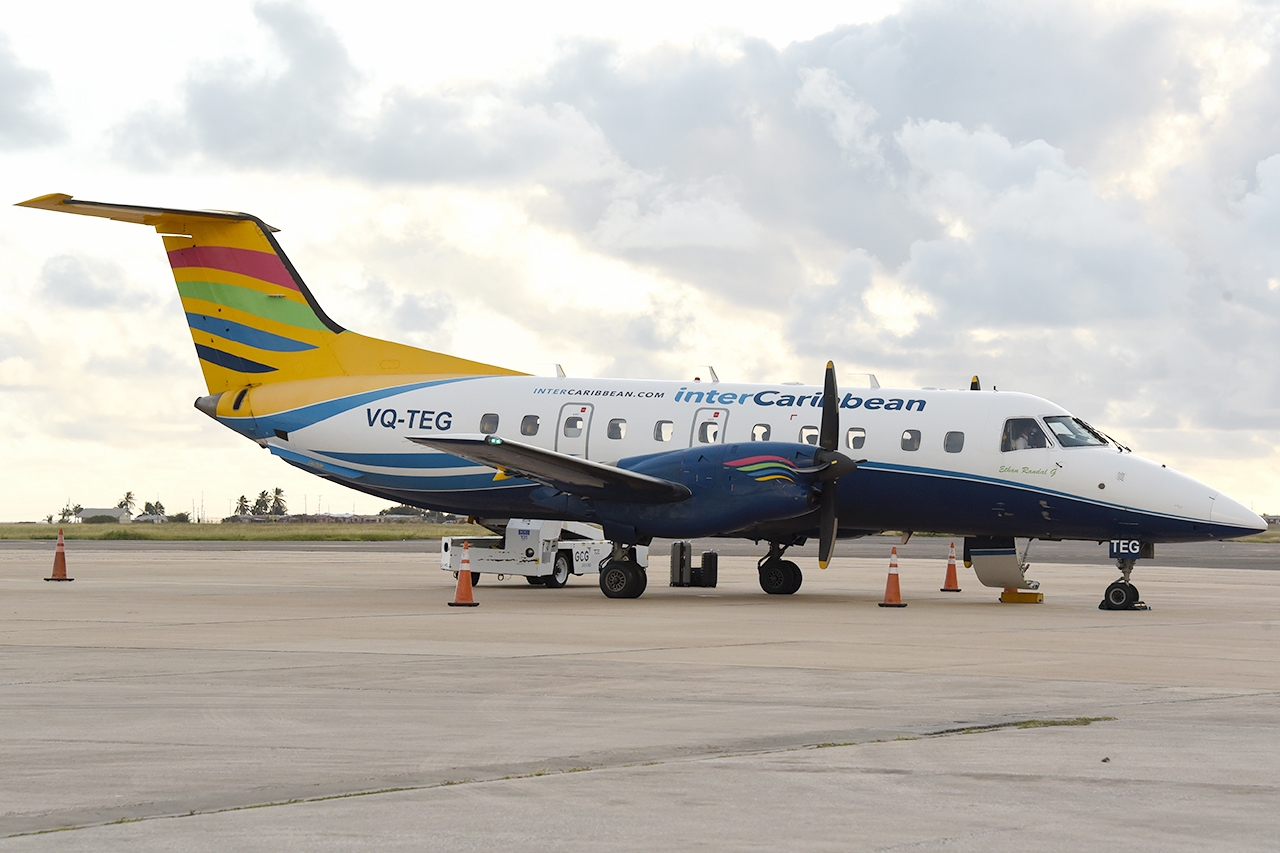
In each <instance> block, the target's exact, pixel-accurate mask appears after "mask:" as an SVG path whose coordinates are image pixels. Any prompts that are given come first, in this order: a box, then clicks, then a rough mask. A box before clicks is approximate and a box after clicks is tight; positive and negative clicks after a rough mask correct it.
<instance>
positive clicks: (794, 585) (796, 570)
mask: <svg viewBox="0 0 1280 853" xmlns="http://www.w3.org/2000/svg"><path fill="white" fill-rule="evenodd" d="M782 565H783V566H784V567H785V568H786V570H787V575H788V580H787V588H786V589H785V590H784V591H783V595H794V594H795V592H796V591H797V590H798V589H800V584H802V583H804V573H803V572H801V571H800V567H799V566H797V565H796V564H795V563H793V562H791V561H790V560H783V561H782Z"/></svg>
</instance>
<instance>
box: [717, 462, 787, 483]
mask: <svg viewBox="0 0 1280 853" xmlns="http://www.w3.org/2000/svg"><path fill="white" fill-rule="evenodd" d="M724 467H726V468H732V469H733V470H735V471H739V472H741V473H743V474H746V475H747V476H749V477H752V478H753V479H755V480H756V481H757V482H760V483H763V482H764V481H766V480H787V481H789V482H792V483H794V482H795V481H796V478H795V472H796V466H795V463H794V462H791V461H790V460H788V459H784V458H782V457H781V456H747V457H744V458H742V459H733V460H730V461H728V462H726V463H724Z"/></svg>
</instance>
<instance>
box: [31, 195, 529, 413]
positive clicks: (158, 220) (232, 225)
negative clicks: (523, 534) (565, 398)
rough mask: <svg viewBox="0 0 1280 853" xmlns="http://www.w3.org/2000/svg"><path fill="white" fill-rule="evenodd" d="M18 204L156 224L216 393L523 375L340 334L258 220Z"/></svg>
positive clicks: (292, 393) (67, 202) (305, 395)
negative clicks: (288, 386)
mask: <svg viewBox="0 0 1280 853" xmlns="http://www.w3.org/2000/svg"><path fill="white" fill-rule="evenodd" d="M20 206H22V207H36V208H40V209H43V210H54V211H58V212H62V213H78V214H82V215H86V216H100V217H104V218H107V219H115V220H119V221H123V222H134V223H138V224H141V225H149V226H152V227H154V228H155V229H156V231H157V232H159V233H160V234H161V235H163V237H164V247H165V251H166V252H167V253H168V256H169V264H170V266H172V267H173V277H174V280H175V281H176V282H177V284H178V293H179V294H180V295H181V297H182V308H183V311H185V312H186V315H187V324H188V325H189V326H190V328H191V339H192V342H193V343H194V344H195V348H196V354H197V356H199V358H200V367H201V369H202V370H203V371H204V378H205V384H206V385H207V386H208V388H209V393H210V394H220V393H222V392H224V391H231V390H234V389H243V388H250V387H256V386H270V385H276V384H281V383H294V382H300V381H303V380H325V381H323V382H310V381H305V382H302V385H300V386H294V387H293V389H290V390H288V391H286V390H285V389H283V388H282V389H275V390H277V391H278V392H283V393H275V394H270V395H269V396H271V397H279V398H281V399H279V400H278V401H277V403H276V405H282V406H286V407H287V406H288V405H289V404H290V402H293V403H295V404H299V405H304V404H305V403H306V402H309V401H311V400H314V399H315V398H316V397H318V396H324V397H328V396H342V395H345V394H349V393H359V392H360V391H366V390H371V389H374V388H382V387H387V386H390V385H398V384H401V383H403V382H405V381H407V380H409V378H410V377H414V378H418V377H428V376H430V377H458V376H495V375H521V374H519V373H518V372H517V371H513V370H507V369H505V368H501V367H495V366H493V365H490V364H482V363H480V362H475V361H468V360H466V359H462V358H455V357H453V356H450V355H444V354H443V353H438V352H431V351H429V350H423V349H418V348H416V347H411V346H405V345H404V344H397V343H392V342H390V341H382V340H378V339H376V338H367V337H365V336H364V335H359V334H356V333H355V332H351V331H348V330H346V329H344V328H342V327H341V326H339V325H338V324H337V323H335V322H333V320H331V319H329V317H328V316H327V315H326V314H325V313H324V310H323V309H321V307H320V305H319V304H318V303H317V302H316V300H315V297H314V296H312V295H311V291H310V290H308V289H307V286H306V284H304V283H303V281H302V277H301V276H299V275H298V272H297V270H296V269H294V266H293V264H292V263H290V262H289V259H288V257H286V256H285V253H284V251H283V250H281V248H280V244H279V243H277V242H276V239H275V237H273V236H272V234H273V232H275V231H276V229H275V228H272V227H271V226H269V225H267V224H266V223H265V222H263V221H262V220H260V219H258V218H257V217H255V216H251V215H249V214H246V213H230V212H223V211H190V210H174V209H169V208H155V207H136V206H132V205H116V204H103V203H101V202H93V201H79V200H76V199H73V198H72V197H71V196H68V195H62V194H54V195H47V196H41V197H40V198H35V199H31V200H30V201H24V202H21V203H20ZM318 386H323V390H321V388H320V387H318ZM260 396H261V395H260V394H256V393H255V398H257V397H260ZM219 408H222V406H219ZM236 408H237V409H238V408H239V406H236ZM273 408H274V406H273Z"/></svg>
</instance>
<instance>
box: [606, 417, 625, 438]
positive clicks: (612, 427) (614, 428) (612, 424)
mask: <svg viewBox="0 0 1280 853" xmlns="http://www.w3.org/2000/svg"><path fill="white" fill-rule="evenodd" d="M626 434H627V422H626V421H625V420H624V419H622V418H614V419H613V420H611V421H609V432H608V435H609V438H612V439H615V440H616V439H619V438H622V437H623V436H625V435H626Z"/></svg>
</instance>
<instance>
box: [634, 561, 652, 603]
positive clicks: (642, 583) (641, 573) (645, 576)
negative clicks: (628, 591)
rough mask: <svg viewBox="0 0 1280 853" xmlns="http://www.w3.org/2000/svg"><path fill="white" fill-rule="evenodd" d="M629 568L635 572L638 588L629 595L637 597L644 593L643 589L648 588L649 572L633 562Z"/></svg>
mask: <svg viewBox="0 0 1280 853" xmlns="http://www.w3.org/2000/svg"><path fill="white" fill-rule="evenodd" d="M631 570H632V571H633V572H635V574H636V578H637V579H638V582H639V588H638V589H637V590H636V594H635V595H633V596H631V597H632V598H639V597H640V596H642V595H644V591H645V590H646V589H648V588H649V573H648V572H646V571H645V570H644V569H642V568H641V567H640V566H639V565H637V564H635V563H632V564H631Z"/></svg>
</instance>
